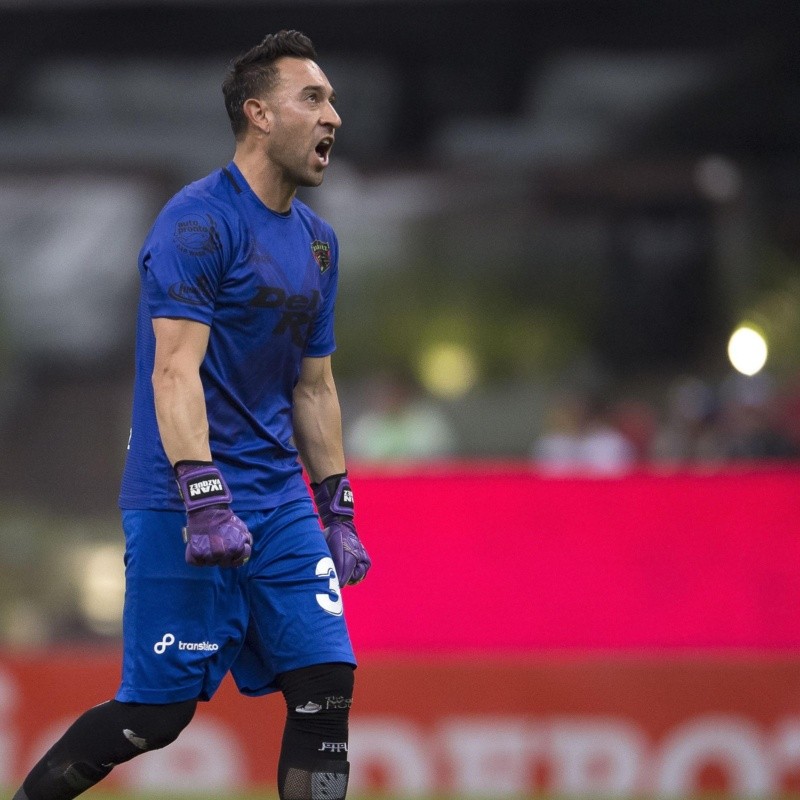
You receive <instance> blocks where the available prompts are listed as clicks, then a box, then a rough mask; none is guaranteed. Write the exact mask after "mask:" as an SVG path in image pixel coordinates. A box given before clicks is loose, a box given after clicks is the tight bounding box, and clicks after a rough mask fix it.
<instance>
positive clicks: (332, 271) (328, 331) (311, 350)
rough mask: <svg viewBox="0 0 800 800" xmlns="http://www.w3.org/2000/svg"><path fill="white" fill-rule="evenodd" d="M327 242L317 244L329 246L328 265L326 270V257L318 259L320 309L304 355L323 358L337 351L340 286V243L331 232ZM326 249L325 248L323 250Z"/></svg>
mask: <svg viewBox="0 0 800 800" xmlns="http://www.w3.org/2000/svg"><path fill="white" fill-rule="evenodd" d="M326 236H327V239H328V241H327V242H322V241H318V242H315V244H320V245H328V247H329V254H328V258H327V261H328V264H329V266H328V267H327V268H325V262H326V258H325V257H317V262H318V263H319V265H320V292H321V295H322V297H321V300H320V309H319V313H318V314H317V316H316V319H315V320H314V327H313V328H312V330H311V336H310V337H309V339H308V342H307V344H306V349H305V353H304V355H307V356H312V357H322V356H328V355H330V354H331V353H332V352H333V351H334V350H335V349H336V336H335V333H334V308H335V306H336V292H337V289H338V286H339V241H338V239H337V238H336V234H335V233H334V232H333V231H332V230H329V231H328V232H327V235H326ZM321 249H323V251H324V249H325V248H321Z"/></svg>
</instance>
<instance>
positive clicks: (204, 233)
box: [173, 214, 222, 256]
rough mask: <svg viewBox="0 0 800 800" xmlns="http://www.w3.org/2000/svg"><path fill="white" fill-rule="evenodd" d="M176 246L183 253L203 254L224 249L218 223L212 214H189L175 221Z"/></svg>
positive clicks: (174, 239) (174, 236)
mask: <svg viewBox="0 0 800 800" xmlns="http://www.w3.org/2000/svg"><path fill="white" fill-rule="evenodd" d="M173 241H174V242H175V246H176V247H177V248H178V250H180V251H181V252H182V253H186V254H188V255H191V256H203V255H207V254H208V253H213V252H214V251H217V250H221V249H222V243H221V242H220V238H219V231H218V229H217V223H216V221H215V220H214V218H213V217H212V216H211V215H210V214H187V215H186V216H185V217H181V218H180V219H179V220H178V221H177V222H176V223H175V232H174V234H173Z"/></svg>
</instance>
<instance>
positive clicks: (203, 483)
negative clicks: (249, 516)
mask: <svg viewBox="0 0 800 800" xmlns="http://www.w3.org/2000/svg"><path fill="white" fill-rule="evenodd" d="M175 478H176V480H177V481H178V489H179V490H180V493H181V498H182V499H183V502H184V505H185V506H186V516H187V522H186V527H185V528H184V529H183V541H184V542H186V563H187V564H191V565H192V566H195V567H211V566H220V567H240V566H241V565H242V564H244V563H245V562H246V561H247V560H248V559H249V558H250V552H251V550H252V547H253V536H252V534H251V533H250V531H249V530H247V525H245V524H244V522H242V520H240V519H239V517H237V516H236V515H235V514H234V513H233V511H231V509H230V506H229V503H230V502H231V500H232V499H233V498H232V496H231V492H230V489H228V485H227V484H226V483H225V479H224V478H223V477H222V473H221V472H220V471H219V470H218V469H217V468H216V467H215V466H214V465H213V464H212V463H211V462H209V461H179V462H178V463H176V464H175Z"/></svg>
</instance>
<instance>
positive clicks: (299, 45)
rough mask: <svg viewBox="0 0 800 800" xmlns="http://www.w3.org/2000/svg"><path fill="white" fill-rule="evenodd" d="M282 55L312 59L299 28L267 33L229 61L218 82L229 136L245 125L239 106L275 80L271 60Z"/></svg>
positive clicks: (311, 49) (310, 47)
mask: <svg viewBox="0 0 800 800" xmlns="http://www.w3.org/2000/svg"><path fill="white" fill-rule="evenodd" d="M284 56H292V57H294V58H310V59H316V57H317V54H316V51H315V50H314V45H313V44H312V43H311V39H309V38H308V36H306V35H305V34H304V33H300V31H285V30H284V31H278V32H277V33H270V34H268V35H267V36H265V37H264V40H263V41H262V42H261V43H260V44H257V45H256V46H255V47H253V48H251V49H250V50H248V51H247V52H246V53H243V54H242V55H240V56H239V57H238V58H235V59H234V60H233V61H231V63H230V66H229V67H228V74H227V75H226V76H225V80H224V81H223V83H222V94H223V95H224V97H225V108H226V109H227V111H228V117H229V118H230V121H231V128H232V129H233V135H234V136H236V137H237V138H239V137H240V136H241V135H242V134H243V133H244V131H245V130H246V128H247V118H246V117H245V115H244V111H243V109H242V106H244V102H245V100H247V99H248V98H250V97H263V96H264V95H265V94H267V93H268V92H269V91H270V90H271V89H272V88H273V87H274V86H275V84H276V83H277V82H278V69H277V67H276V66H275V62H276V61H277V60H278V59H279V58H283V57H284Z"/></svg>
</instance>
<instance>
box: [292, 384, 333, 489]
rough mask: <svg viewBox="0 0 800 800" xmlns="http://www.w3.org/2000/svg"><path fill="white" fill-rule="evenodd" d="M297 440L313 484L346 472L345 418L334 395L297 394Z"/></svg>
mask: <svg viewBox="0 0 800 800" xmlns="http://www.w3.org/2000/svg"><path fill="white" fill-rule="evenodd" d="M294 439H295V444H296V446H297V449H298V451H299V453H300V458H301V459H302V461H303V465H304V466H305V468H306V471H307V472H308V474H309V477H310V478H311V480H312V481H313V482H319V481H321V480H324V479H325V478H327V477H328V476H329V475H337V474H340V473H342V472H344V471H345V461H344V448H343V446H342V415H341V411H340V408H339V399H338V397H337V396H336V393H335V392H333V393H330V392H325V393H322V394H306V393H304V392H297V393H296V394H295V401H294Z"/></svg>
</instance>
